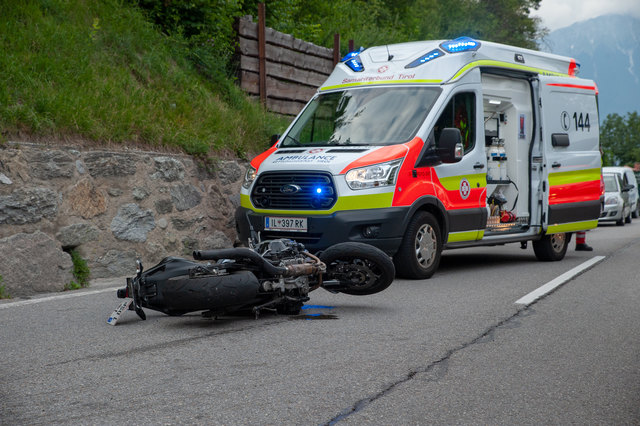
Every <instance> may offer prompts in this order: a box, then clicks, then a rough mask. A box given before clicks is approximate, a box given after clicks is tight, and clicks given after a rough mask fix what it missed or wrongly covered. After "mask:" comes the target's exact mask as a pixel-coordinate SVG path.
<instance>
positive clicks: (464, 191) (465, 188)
mask: <svg viewBox="0 0 640 426" xmlns="http://www.w3.org/2000/svg"><path fill="white" fill-rule="evenodd" d="M470 193H471V185H470V184H469V181H468V180H467V179H462V180H461V181H460V196H461V197H462V199H463V200H466V199H467V198H469V194H470Z"/></svg>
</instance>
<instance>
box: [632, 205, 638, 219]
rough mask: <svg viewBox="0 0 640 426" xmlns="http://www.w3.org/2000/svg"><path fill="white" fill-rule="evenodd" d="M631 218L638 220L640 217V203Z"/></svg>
mask: <svg viewBox="0 0 640 426" xmlns="http://www.w3.org/2000/svg"><path fill="white" fill-rule="evenodd" d="M631 217H633V218H634V219H637V218H638V217H640V201H638V202H637V203H636V208H635V210H634V211H633V212H632V213H631Z"/></svg>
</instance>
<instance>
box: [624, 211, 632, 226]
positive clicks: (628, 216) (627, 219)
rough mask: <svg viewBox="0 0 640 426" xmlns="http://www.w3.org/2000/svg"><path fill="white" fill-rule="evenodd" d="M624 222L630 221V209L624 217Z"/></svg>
mask: <svg viewBox="0 0 640 426" xmlns="http://www.w3.org/2000/svg"><path fill="white" fill-rule="evenodd" d="M624 221H625V223H631V209H629V214H628V215H627V217H625V218H624Z"/></svg>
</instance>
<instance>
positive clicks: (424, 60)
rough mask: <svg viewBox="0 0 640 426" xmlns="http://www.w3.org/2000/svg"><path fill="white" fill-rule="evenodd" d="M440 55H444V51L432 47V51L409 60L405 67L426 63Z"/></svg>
mask: <svg viewBox="0 0 640 426" xmlns="http://www.w3.org/2000/svg"><path fill="white" fill-rule="evenodd" d="M441 56H444V52H443V51H442V50H440V49H433V50H432V51H430V52H428V53H425V54H424V55H422V56H420V57H419V58H418V59H416V60H415V61H413V62H411V63H410V64H409V65H405V68H415V67H417V66H418V65H422V64H426V63H427V62H429V61H432V60H434V59H437V58H439V57H441Z"/></svg>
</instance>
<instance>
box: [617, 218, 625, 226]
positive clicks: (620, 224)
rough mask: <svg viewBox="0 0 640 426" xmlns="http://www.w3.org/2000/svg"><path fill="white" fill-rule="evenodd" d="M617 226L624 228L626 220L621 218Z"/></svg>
mask: <svg viewBox="0 0 640 426" xmlns="http://www.w3.org/2000/svg"><path fill="white" fill-rule="evenodd" d="M616 225H618V226H624V218H621V219H620V220H616Z"/></svg>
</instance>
